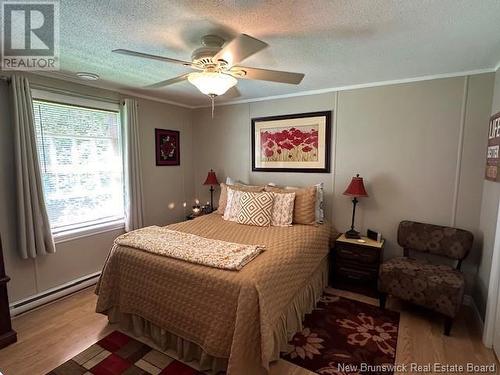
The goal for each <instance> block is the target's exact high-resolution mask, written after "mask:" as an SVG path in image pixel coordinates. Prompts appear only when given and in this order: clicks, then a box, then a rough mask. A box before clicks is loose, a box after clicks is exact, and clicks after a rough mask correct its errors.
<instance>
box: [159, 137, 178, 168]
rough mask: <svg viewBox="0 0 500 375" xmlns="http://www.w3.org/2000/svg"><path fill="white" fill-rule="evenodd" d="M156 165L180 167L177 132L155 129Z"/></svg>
mask: <svg viewBox="0 0 500 375" xmlns="http://www.w3.org/2000/svg"><path fill="white" fill-rule="evenodd" d="M155 144H156V165H180V164H181V160H180V155H181V154H180V140H179V132H178V131H177V130H166V129H155Z"/></svg>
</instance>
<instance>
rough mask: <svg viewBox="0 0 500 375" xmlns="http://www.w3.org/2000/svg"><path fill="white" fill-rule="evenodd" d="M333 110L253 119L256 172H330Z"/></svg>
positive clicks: (254, 165) (254, 168) (253, 147)
mask: <svg viewBox="0 0 500 375" xmlns="http://www.w3.org/2000/svg"><path fill="white" fill-rule="evenodd" d="M331 118H332V112H331V111H324V112H311V113H298V114H293V115H284V116H272V117H259V118H253V119H252V171H260V172H311V173H329V172H330V140H331V139H330V137H331V130H330V128H331V124H330V123H331Z"/></svg>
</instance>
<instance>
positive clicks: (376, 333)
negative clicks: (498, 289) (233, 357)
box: [48, 289, 399, 375]
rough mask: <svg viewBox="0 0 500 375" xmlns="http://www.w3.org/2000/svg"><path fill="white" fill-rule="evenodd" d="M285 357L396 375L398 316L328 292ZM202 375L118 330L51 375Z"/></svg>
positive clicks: (318, 367) (327, 370)
mask: <svg viewBox="0 0 500 375" xmlns="http://www.w3.org/2000/svg"><path fill="white" fill-rule="evenodd" d="M303 326H304V328H303V330H302V332H297V333H296V334H295V335H294V336H293V338H292V340H291V341H290V349H289V351H288V352H287V353H282V358H283V359H284V360H286V361H289V362H292V363H294V364H296V365H298V366H300V367H304V368H306V369H308V370H311V371H313V372H316V373H318V374H323V375H331V374H392V373H393V371H392V365H393V364H394V359H395V355H396V344H397V338H398V327H399V313H397V312H394V311H389V310H382V309H380V308H378V307H376V306H372V305H368V304H366V303H362V302H358V301H354V300H350V299H346V298H342V297H339V296H337V295H335V294H334V292H333V291H332V290H330V289H326V290H325V292H324V294H323V296H322V297H321V299H320V301H319V302H318V304H317V307H316V308H315V309H314V310H313V311H312V312H311V314H307V315H306V317H305V320H304V324H303ZM89 374H94V375H119V374H123V375H146V374H152V375H157V374H163V375H198V374H203V373H201V372H199V371H197V370H195V369H193V368H191V367H189V366H188V365H186V364H184V363H182V362H180V361H178V360H175V359H174V358H171V357H169V356H168V355H166V354H164V353H161V352H159V351H157V350H155V349H153V348H151V347H150V346H148V345H146V344H144V343H142V342H140V341H138V340H136V339H134V338H132V337H130V336H128V335H126V334H124V333H122V332H119V331H114V332H112V333H110V334H109V335H108V336H106V337H104V338H103V339H101V340H100V341H98V342H97V343H95V344H94V345H92V346H90V347H89V348H87V349H86V350H84V351H83V352H81V353H79V354H78V355H76V356H75V357H73V358H71V359H70V360H69V361H67V362H65V363H63V364H62V365H61V366H59V367H57V368H56V369H54V370H52V371H51V372H49V373H48V375H89Z"/></svg>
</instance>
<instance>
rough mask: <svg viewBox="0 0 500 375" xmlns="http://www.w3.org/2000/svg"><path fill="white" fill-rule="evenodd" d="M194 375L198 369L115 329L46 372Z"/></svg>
mask: <svg viewBox="0 0 500 375" xmlns="http://www.w3.org/2000/svg"><path fill="white" fill-rule="evenodd" d="M83 374H85V375H89V374H95V375H145V374H152V375H158V374H162V375H195V374H202V373H201V372H199V371H196V370H195V369H193V368H191V367H189V366H187V365H185V364H184V363H182V362H179V361H177V360H175V359H173V358H171V357H169V356H167V355H166V354H163V353H160V352H159V351H157V350H154V349H152V348H151V347H149V346H148V345H146V344H143V343H142V342H140V341H137V340H135V339H133V338H132V337H130V336H127V335H125V334H124V333H121V332H119V331H114V332H112V333H110V334H109V335H107V336H106V337H105V338H103V339H102V340H100V341H98V342H97V343H95V344H94V345H92V346H91V347H89V348H87V349H86V350H84V351H83V352H81V353H79V354H77V355H76V356H75V357H73V358H71V359H70V360H69V361H67V362H65V363H63V364H62V365H61V366H59V367H57V368H56V369H54V370H52V371H51V372H49V373H48V375H83Z"/></svg>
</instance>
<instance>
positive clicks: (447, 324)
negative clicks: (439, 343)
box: [444, 317, 453, 336]
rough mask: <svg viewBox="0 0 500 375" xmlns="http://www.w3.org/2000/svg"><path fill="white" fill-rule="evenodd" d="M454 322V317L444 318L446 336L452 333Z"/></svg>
mask: <svg viewBox="0 0 500 375" xmlns="http://www.w3.org/2000/svg"><path fill="white" fill-rule="evenodd" d="M452 324H453V318H450V317H445V318H444V334H445V335H446V336H449V335H450V332H451V326H452Z"/></svg>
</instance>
